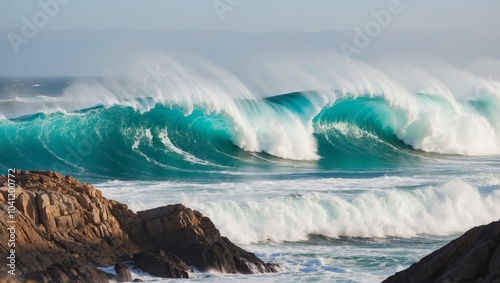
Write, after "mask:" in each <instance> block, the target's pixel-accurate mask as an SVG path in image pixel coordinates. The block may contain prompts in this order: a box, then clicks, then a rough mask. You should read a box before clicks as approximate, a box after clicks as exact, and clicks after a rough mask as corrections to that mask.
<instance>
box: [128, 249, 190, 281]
mask: <svg viewBox="0 0 500 283" xmlns="http://www.w3.org/2000/svg"><path fill="white" fill-rule="evenodd" d="M134 266H135V267H137V268H139V269H141V270H142V271H145V272H148V273H150V274H152V275H154V276H158V277H164V278H189V270H190V269H189V267H188V266H187V265H186V263H184V261H182V260H181V259H180V258H178V257H177V256H175V255H174V254H170V253H167V252H165V251H164V250H159V251H155V252H142V253H138V254H135V255H134Z"/></svg>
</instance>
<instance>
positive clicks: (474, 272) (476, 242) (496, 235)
mask: <svg viewBox="0 0 500 283" xmlns="http://www.w3.org/2000/svg"><path fill="white" fill-rule="evenodd" d="M499 249H500V221H497V222H493V223H490V224H488V225H485V226H479V227H475V228H472V229H471V230H469V231H467V232H466V233H465V234H464V235H462V236H461V237H459V238H458V239H456V240H454V241H452V242H451V243H449V244H448V245H446V246H444V247H442V248H441V249H439V250H437V251H435V252H433V253H431V254H430V255H428V256H426V257H424V258H423V259H421V260H420V261H419V262H417V263H415V264H413V265H412V266H410V267H409V268H408V269H406V270H403V271H401V272H398V273H396V274H395V275H393V276H391V277H389V278H387V279H386V280H385V281H384V282H386V283H390V282H473V281H477V282H500V280H499V278H500V276H499V275H500V252H499Z"/></svg>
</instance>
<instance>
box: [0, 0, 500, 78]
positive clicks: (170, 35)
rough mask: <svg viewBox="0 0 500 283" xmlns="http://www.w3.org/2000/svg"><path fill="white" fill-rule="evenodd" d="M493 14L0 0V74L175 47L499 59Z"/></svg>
mask: <svg viewBox="0 0 500 283" xmlns="http://www.w3.org/2000/svg"><path fill="white" fill-rule="evenodd" d="M499 14H500V1H495V0H481V1H470V0H440V1H436V0H413V1H412V0H344V1H339V0H308V1H305V0H302V1H301V0H266V1H260V0H253V1H251V0H176V1H173V0H140V1H139V0H136V1H133V0H106V1H102V0H85V1H77V0H38V1H34V0H23V1H8V0H0V76H62V75H65V76H100V75H103V74H104V73H109V72H110V70H112V71H111V72H112V73H118V74H120V72H116V70H119V71H122V70H124V69H127V68H130V67H128V66H125V65H124V63H128V62H131V61H134V60H135V59H136V58H138V57H141V58H142V57H144V54H150V53H161V54H162V56H163V55H165V56H174V55H173V54H176V53H179V52H184V53H189V54H194V55H199V56H202V57H204V58H207V59H209V60H212V61H215V62H216V64H218V65H220V66H221V67H223V68H227V69H229V71H230V72H238V71H240V70H239V69H245V70H244V71H246V69H248V68H250V64H251V63H253V61H259V60H260V61H265V60H267V59H265V58H269V57H273V56H275V55H281V54H283V53H287V54H289V57H290V58H293V57H297V54H304V53H305V52H304V50H306V49H307V50H308V52H310V53H311V52H313V53H314V52H316V51H329V52H334V53H340V55H346V53H350V54H348V55H349V56H347V57H349V58H348V59H349V60H350V59H355V60H364V61H373V60H379V59H380V58H386V57H391V58H394V56H399V57H405V58H413V59H414V60H417V61H418V60H419V58H420V57H422V56H423V57H429V58H430V56H431V55H432V56H433V57H435V58H439V59H443V60H447V61H450V62H452V63H453V64H462V63H464V62H467V63H469V62H472V61H473V60H476V59H478V60H483V59H484V58H494V59H495V60H499V61H500V50H498V49H499V48H497V46H500V17H499V16H498V15H499ZM370 29H371V30H370ZM360 33H363V35H362V36H361V35H360ZM367 34H368V35H367ZM370 34H371V35H370ZM361 37H364V39H365V40H364V41H365V42H361V43H360V42H359V41H363V40H362V39H363V38H361ZM367 40H368V43H369V44H366V46H365V43H366V41H367ZM342 44H344V45H343V47H342ZM346 46H347V47H346ZM257 57H261V58H260V59H259V58H257ZM344 57H345V56H344ZM254 58H257V59H259V60H257V59H256V60H254ZM262 58H264V59H262ZM415 58H417V59H415ZM398 60H399V59H398ZM319 61H321V60H319ZM483 61H484V60H483ZM122 73H123V72H122Z"/></svg>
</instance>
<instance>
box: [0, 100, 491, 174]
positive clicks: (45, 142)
mask: <svg viewBox="0 0 500 283" xmlns="http://www.w3.org/2000/svg"><path fill="white" fill-rule="evenodd" d="M499 113H500V98H499V97H498V96H497V95H496V94H493V93H489V94H488V93H487V94H484V95H482V96H480V97H478V98H476V99H475V100H468V101H457V100H455V99H453V98H448V97H444V96H440V95H435V94H427V93H418V94H414V95H412V96H411V97H403V98H401V97H398V98H397V99H392V98H391V97H389V96H387V95H385V94H383V93H382V94H374V93H364V94H352V93H348V92H341V91H321V92H319V91H311V92H297V93H291V94H286V95H280V96H274V97H269V98H264V99H250V98H239V99H237V98H227V97H226V98H224V99H217V98H216V96H209V97H208V98H204V97H198V98H196V99H194V98H189V97H182V96H180V97H177V98H176V99H170V100H169V99H165V100H162V101H158V100H155V99H153V98H143V99H132V100H122V101H120V102H115V103H113V104H111V105H109V106H106V107H103V106H96V107H94V108H89V109H83V110H79V111H75V112H69V113H66V112H52V113H36V114H33V115H27V116H23V117H20V118H15V119H4V120H1V121H0V140H1V148H0V153H1V154H2V156H3V158H2V161H1V164H2V166H3V167H7V166H9V167H11V166H17V167H20V168H38V169H56V170H61V171H65V172H74V171H82V170H84V171H88V172H90V173H97V172H101V173H103V174H109V176H120V175H121V172H127V174H130V175H132V176H134V175H141V174H145V173H146V174H152V175H155V176H156V175H160V176H168V175H171V174H173V173H172V172H179V171H193V170H194V171H196V170H221V168H222V169H224V170H227V169H228V168H231V167H235V166H238V168H241V167H242V166H249V167H252V166H274V165H276V164H277V165H278V166H279V165H283V164H285V165H287V166H288V165H290V164H292V165H293V164H299V165H303V164H310V165H312V166H314V165H315V164H317V163H319V164H321V166H326V167H339V166H343V164H349V162H354V161H355V160H357V159H362V160H363V162H369V161H373V162H386V163H391V162H393V161H395V160H398V159H400V158H414V157H417V158H418V157H419V156H421V155H422V154H423V152H430V153H437V154H461V155H492V154H500V114H499ZM300 162H305V163H300Z"/></svg>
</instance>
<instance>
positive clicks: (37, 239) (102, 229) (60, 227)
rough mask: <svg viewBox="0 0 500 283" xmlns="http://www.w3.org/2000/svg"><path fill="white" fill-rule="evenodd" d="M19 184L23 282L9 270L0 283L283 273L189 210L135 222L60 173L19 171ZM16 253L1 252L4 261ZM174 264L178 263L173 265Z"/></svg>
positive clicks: (159, 212) (3, 207)
mask: <svg viewBox="0 0 500 283" xmlns="http://www.w3.org/2000/svg"><path fill="white" fill-rule="evenodd" d="M6 181H7V180H6V178H5V176H1V177H0V201H1V203H0V226H1V227H0V233H1V234H0V242H2V243H7V240H8V237H9V234H8V233H7V232H6V231H8V230H7V228H8V227H9V225H11V224H10V223H8V222H7V220H8V206H7V204H6V202H5V200H6V199H8V197H9V196H8V193H7V187H1V186H2V184H3V185H4V186H6V185H7V184H6ZM16 184H17V185H19V187H17V188H16V193H15V195H16V199H15V207H16V220H17V223H16V224H15V225H16V247H15V248H16V277H9V276H10V275H8V273H7V271H8V267H7V266H6V265H1V266H0V272H1V275H0V279H8V280H19V279H22V278H24V279H28V278H30V279H33V280H36V281H38V282H108V278H107V275H106V274H105V273H103V272H101V271H99V270H97V269H96V268H95V267H96V266H110V265H114V264H115V263H117V262H121V261H131V260H133V259H140V260H141V263H144V262H145V261H146V260H145V259H147V262H148V265H150V266H157V267H158V268H159V273H157V274H160V273H161V271H162V270H163V271H166V270H172V271H175V272H170V273H168V272H163V273H161V274H163V275H164V276H165V277H178V278H183V277H187V276H186V274H188V272H189V268H187V266H188V265H187V264H189V265H193V266H195V267H196V268H197V269H199V270H203V271H206V270H209V269H214V270H217V271H220V272H228V273H257V272H275V271H278V270H279V267H276V266H275V265H272V264H268V265H266V264H265V263H264V262H262V261H261V260H260V259H258V258H257V257H256V256H255V255H254V254H252V253H249V252H246V251H244V250H242V249H240V248H239V247H237V246H236V245H234V244H233V243H231V242H230V241H229V240H228V239H227V238H224V237H221V236H220V233H219V231H218V230H217V228H216V227H215V225H214V224H213V223H212V221H211V220H210V219H209V218H207V217H204V216H203V215H201V213H199V212H197V211H194V210H191V209H189V208H187V207H185V206H183V205H181V204H177V205H169V206H165V207H160V208H156V209H152V210H148V211H144V212H138V214H135V213H134V212H132V211H131V210H129V209H128V207H127V206H126V205H125V204H122V203H119V202H116V201H113V200H107V199H106V198H103V197H102V193H101V192H100V191H99V190H97V189H95V188H94V187H93V186H91V185H89V184H82V183H79V182H78V181H76V180H75V179H74V178H72V177H70V176H66V177H64V176H62V175H60V174H58V173H54V172H42V171H30V172H28V171H19V172H17V174H16ZM8 249H10V248H8V247H7V246H6V245H0V252H1V253H2V254H7V253H8ZM134 255H136V256H135V257H134ZM165 255H168V256H165ZM170 256H171V257H172V258H174V259H175V260H166V259H171V258H170ZM186 263H187V264H186ZM139 265H141V264H139ZM118 266H119V267H120V270H122V269H123V268H121V267H123V266H121V265H118ZM141 266H143V267H144V265H141ZM160 276H162V275H160Z"/></svg>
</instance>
